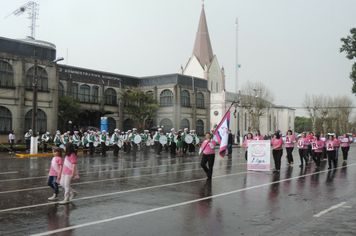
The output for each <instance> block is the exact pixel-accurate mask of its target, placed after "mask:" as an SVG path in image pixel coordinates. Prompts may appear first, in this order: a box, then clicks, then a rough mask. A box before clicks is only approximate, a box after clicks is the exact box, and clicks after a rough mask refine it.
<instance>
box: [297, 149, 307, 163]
mask: <svg viewBox="0 0 356 236" xmlns="http://www.w3.org/2000/svg"><path fill="white" fill-rule="evenodd" d="M307 153H308V149H299V157H300V164H301V165H303V160H304V161H305V165H306V166H307V165H308V157H307V155H308V154H307Z"/></svg>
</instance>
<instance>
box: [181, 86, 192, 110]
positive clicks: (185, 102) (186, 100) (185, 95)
mask: <svg viewBox="0 0 356 236" xmlns="http://www.w3.org/2000/svg"><path fill="white" fill-rule="evenodd" d="M181 99H182V100H181V103H182V107H189V106H190V95H189V92H188V91H187V90H183V91H182V94H181Z"/></svg>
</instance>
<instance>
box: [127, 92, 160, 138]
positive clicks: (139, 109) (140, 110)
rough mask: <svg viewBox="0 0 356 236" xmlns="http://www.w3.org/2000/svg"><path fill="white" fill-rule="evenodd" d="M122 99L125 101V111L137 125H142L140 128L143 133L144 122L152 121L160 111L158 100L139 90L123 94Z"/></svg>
mask: <svg viewBox="0 0 356 236" xmlns="http://www.w3.org/2000/svg"><path fill="white" fill-rule="evenodd" d="M121 99H122V100H123V101H124V110H125V111H127V112H128V113H129V114H130V116H131V118H132V119H133V121H134V122H135V124H141V127H138V128H139V131H140V132H142V130H143V128H144V127H145V126H144V125H143V124H144V121H145V120H150V119H152V117H153V116H154V114H155V113H156V112H157V111H158V102H157V99H154V98H153V96H152V94H150V93H145V92H143V91H141V90H138V89H133V90H130V91H128V90H125V91H123V92H121Z"/></svg>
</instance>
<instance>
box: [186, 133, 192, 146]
mask: <svg viewBox="0 0 356 236" xmlns="http://www.w3.org/2000/svg"><path fill="white" fill-rule="evenodd" d="M185 142H186V143H188V144H191V143H192V142H193V137H192V136H191V135H190V134H187V135H186V136H185Z"/></svg>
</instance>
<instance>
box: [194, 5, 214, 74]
mask: <svg viewBox="0 0 356 236" xmlns="http://www.w3.org/2000/svg"><path fill="white" fill-rule="evenodd" d="M193 54H194V55H195V56H196V58H197V59H198V60H199V62H200V65H201V66H202V67H203V68H204V67H205V65H207V66H208V67H209V66H210V63H211V61H212V60H213V57H214V54H213V49H212V47H211V43H210V37H209V31H208V25H207V23H206V17H205V11H204V2H203V5H202V9H201V14H200V20H199V26H198V31H197V35H196V38H195V44H194V49H193Z"/></svg>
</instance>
